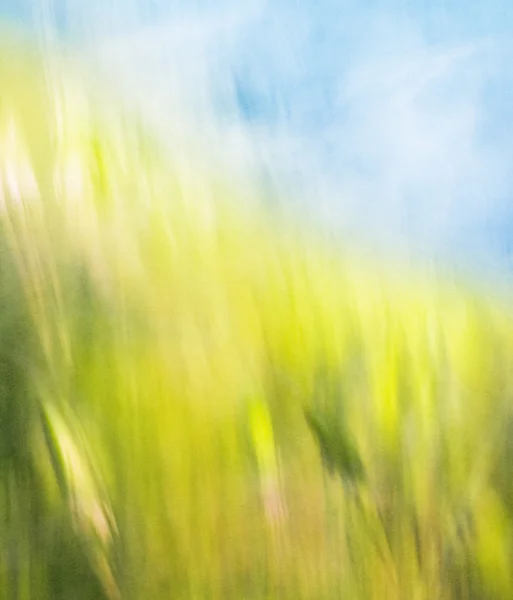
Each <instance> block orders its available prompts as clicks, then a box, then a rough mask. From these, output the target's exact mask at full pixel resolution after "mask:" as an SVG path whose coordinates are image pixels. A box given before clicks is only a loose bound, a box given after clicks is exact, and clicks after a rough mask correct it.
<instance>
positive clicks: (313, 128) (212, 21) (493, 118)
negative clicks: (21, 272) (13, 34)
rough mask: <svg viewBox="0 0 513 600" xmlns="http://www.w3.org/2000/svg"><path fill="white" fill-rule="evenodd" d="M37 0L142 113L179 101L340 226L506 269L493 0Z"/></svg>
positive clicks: (503, 70) (499, 12) (507, 45)
mask: <svg viewBox="0 0 513 600" xmlns="http://www.w3.org/2000/svg"><path fill="white" fill-rule="evenodd" d="M47 3H49V5H50V4H51V6H53V9H54V11H53V14H54V16H55V19H56V21H57V23H58V26H59V30H60V34H61V35H62V36H63V37H66V38H67V39H68V40H70V41H71V42H73V43H74V44H75V45H76V46H77V47H78V48H79V50H80V51H81V52H83V54H84V56H87V57H88V58H89V59H91V60H92V61H93V63H94V64H96V65H98V66H99V67H101V68H102V69H104V71H105V72H106V73H108V74H109V77H110V76H112V80H115V81H119V83H120V85H122V86H125V89H126V90H128V92H129V95H130V98H131V99H132V100H134V101H136V102H138V103H139V104H140V106H141V107H142V108H143V110H144V112H145V114H146V115H147V116H148V117H149V119H148V120H149V121H150V122H151V123H152V124H153V125H156V126H157V127H158V129H159V131H161V132H162V131H164V132H165V131H168V130H167V129H166V127H167V126H168V125H169V132H171V131H172V129H171V122H172V121H173V119H175V125H176V115H180V119H179V120H180V123H181V124H182V125H184V124H187V126H189V127H191V128H192V129H196V132H198V131H200V132H201V135H200V136H199V137H201V139H202V140H203V142H202V143H203V145H204V147H205V148H206V151H207V153H208V152H209V151H210V152H212V151H213V149H215V155H216V157H217V159H220V158H221V157H222V158H223V160H225V162H226V164H227V165H229V166H230V168H233V169H240V168H242V169H249V170H258V169H262V168H264V169H265V170H266V172H267V173H268V174H269V175H270V176H271V177H272V178H273V179H274V180H275V181H277V182H280V184H281V185H282V186H283V188H284V189H285V190H286V191H287V200H286V201H287V202H288V203H289V204H290V206H291V207H292V208H293V209H294V210H298V211H301V212H302V214H306V215H307V216H308V218H311V219H313V220H315V221H317V222H318V223H320V224H321V225H322V226H323V227H326V228H328V229H330V230H331V231H333V232H334V233H335V234H336V235H340V237H341V238H344V237H345V238H351V239H353V238H354V239H356V240H358V241H361V242H362V243H363V244H364V245H365V244H369V245H372V246H373V247H375V248H377V249H381V248H384V249H387V250H392V251H396V250H398V251H399V252H400V253H401V252H403V253H414V254H415V253H418V254H419V255H420V256H424V257H428V258H429V257H438V258H440V259H441V260H444V261H449V262H450V261H454V262H456V263H460V264H471V265H473V266H477V268H478V269H481V270H482V271H489V270H496V271H497V272H499V273H506V272H510V271H511V270H512V269H511V266H512V265H511V263H510V255H509V253H510V238H511V239H512V240H513V238H512V233H513V169H512V168H511V166H512V163H513V160H512V159H513V118H512V117H513V44H512V43H511V41H510V39H513V37H512V34H513V2H511V1H510V0H490V1H489V2H488V3H484V2H482V1H477V0H466V1H464V0H354V1H350V0H294V1H293V0H273V1H271V0H268V1H266V0H247V1H244V0H217V1H216V2H214V1H213V0H203V1H195V2H194V1H192V0H188V1H185V0H176V1H174V2H170V1H169V0H167V1H166V2H164V1H163V0H111V1H109V2H106V1H105V0H87V2H86V0H53V2H51V3H50V0H47ZM41 5H42V0H32V1H30V2H29V1H28V0H21V1H20V0H18V1H17V2H16V7H17V8H16V9H14V8H13V6H14V4H13V2H12V0H9V1H7V0H0V7H2V9H3V10H2V12H3V14H5V15H8V16H10V17H14V18H18V19H20V20H22V21H24V22H25V23H26V24H29V25H32V26H33V25H34V23H35V22H37V16H36V17H34V15H35V14H37V11H34V7H36V8H40V6H41ZM184 127H185V125H184ZM169 136H171V133H169ZM209 149H210V150H209ZM511 245H512V246H513V244H511Z"/></svg>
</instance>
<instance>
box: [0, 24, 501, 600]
mask: <svg viewBox="0 0 513 600" xmlns="http://www.w3.org/2000/svg"><path fill="white" fill-rule="evenodd" d="M4 38H5V36H4ZM5 39H9V40H10V41H9V42H7V41H6V42H4V46H3V49H2V52H1V53H0V206H1V217H0V219H1V238H0V250H1V255H0V275H1V281H0V284H1V285H0V302H1V304H0V307H1V316H0V417H1V418H0V515H1V516H0V599H3V598H5V599H6V600H7V599H9V600H11V599H19V600H26V599H27V600H28V599H34V600H45V599H46V598H48V599H52V600H55V599H63V600H70V599H71V598H73V599H77V600H89V599H91V600H97V599H98V600H99V599H101V598H106V599H113V598H114V599H119V598H122V599H124V600H125V599H126V600H131V599H134V600H157V599H160V598H161V599H166V600H167V599H170V598H176V599H182V598H183V599H185V598H205V599H207V598H208V599H209V600H213V599H216V598H218V599H226V598H233V599H234V600H243V599H247V600H253V599H254V600H257V599H263V598H279V599H280V600H284V599H287V598H290V599H291V600H292V599H294V600H297V599H312V600H314V599H315V600H318V599H319V598H326V599H331V598H351V599H362V600H369V599H372V598H374V599H376V600H378V599H379V600H384V599H387V598H390V599H396V598H404V599H405V600H411V599H415V600H421V599H426V600H433V599H435V598H441V599H442V598H443V599H459V598H461V599H470V598H472V599H476V598H479V599H482V600H485V599H486V600H493V598H497V599H499V598H501V599H502V598H504V599H506V598H508V599H509V598H511V597H513V581H512V575H511V559H512V550H513V546H512V542H513V538H512V533H513V532H512V527H511V525H512V522H513V521H512V519H513V487H512V485H511V481H512V476H511V472H510V467H509V465H510V464H512V463H511V461H512V459H513V449H512V446H511V439H513V438H511V433H512V431H513V430H512V423H513V420H512V410H511V398H512V388H511V386H512V382H513V378H512V375H511V374H510V373H511V368H510V366H511V361H512V358H513V322H512V320H511V315H510V314H509V313H507V312H506V311H505V310H503V309H501V308H499V307H498V305H496V304H494V303H493V302H492V301H491V300H486V299H483V298H480V297H478V296H477V295H476V294H474V295H472V294H470V293H469V292H465V293H464V292H462V291H460V290H458V289H456V286H451V285H447V284H445V283H442V282H439V283H438V284H437V285H434V284H432V283H431V282H429V281H427V280H422V278H420V277H418V278H417V281H415V282H413V280H411V279H410V278H407V279H405V280H404V281H402V282H401V281H397V280H396V278H391V277H390V278H386V277H377V276H376V274H375V273H374V274H373V273H372V271H370V270H369V269H365V268H364V267H363V266H361V265H360V264H359V263H357V262H355V261H353V262H352V261H350V260H348V259H347V258H346V259H343V258H342V257H340V256H339V255H338V254H337V252H336V251H334V250H333V251H330V250H329V249H327V248H323V247H321V245H320V244H319V243H316V242H314V241H313V238H312V240H310V241H308V240H306V236H305V235H303V236H300V235H299V233H297V232H295V231H292V229H291V228H290V227H286V226H285V225H284V224H279V223H277V222H276V221H272V220H271V219H268V218H267V217H266V216H265V214H263V212H262V211H261V210H260V209H258V207H256V206H254V207H251V206H250V203H248V202H245V201H244V198H243V197H242V196H243V191H242V190H239V189H236V186H231V187H230V185H229V183H228V182H227V181H224V180H223V177H222V176H220V175H219V174H216V173H211V172H207V171H205V170H197V171H194V169H193V168H192V167H191V166H190V165H189V166H188V165H187V164H186V163H184V161H183V160H182V162H181V163H178V162H177V161H173V159H172V157H169V156H167V155H166V153H165V152H164V151H161V150H160V149H159V148H158V146H157V144H153V143H152V142H151V141H150V138H149V137H147V136H146V135H144V134H143V133H141V132H142V129H141V127H139V126H138V124H137V120H136V118H135V117H133V118H132V117H130V116H128V113H126V115H125V113H122V112H120V111H118V110H117V111H116V112H113V111H112V110H110V111H109V110H108V108H107V103H106V104H102V102H98V97H99V95H97V96H96V100H94V99H93V97H92V96H88V95H87V94H86V93H85V91H84V90H83V88H82V86H81V84H80V81H79V80H78V79H77V77H76V69H71V68H67V67H65V66H63V64H58V63H57V62H52V61H50V62H44V61H40V59H38V58H37V55H36V54H33V55H31V54H30V52H29V51H28V50H27V49H26V48H25V47H24V46H23V44H21V43H19V42H18V41H17V40H16V39H15V38H10V37H9V38H5ZM50 66H51V67H52V68H50ZM72 73H74V74H75V75H74V77H72V76H71V74H72ZM117 108H118V107H117ZM179 152H180V149H177V154H179ZM184 164H185V166H184ZM191 164H192V163H191Z"/></svg>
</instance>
